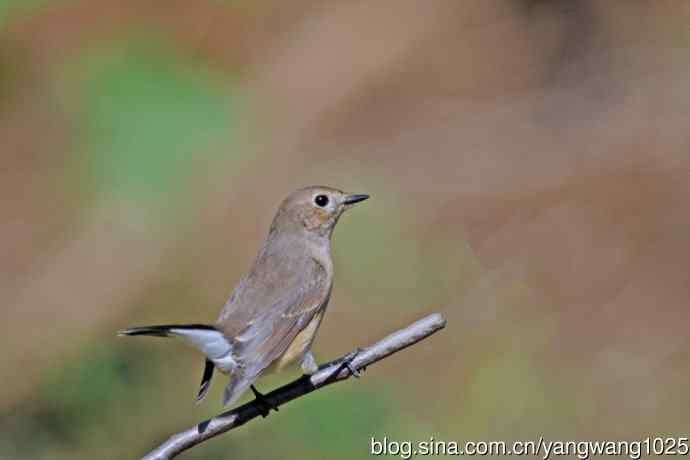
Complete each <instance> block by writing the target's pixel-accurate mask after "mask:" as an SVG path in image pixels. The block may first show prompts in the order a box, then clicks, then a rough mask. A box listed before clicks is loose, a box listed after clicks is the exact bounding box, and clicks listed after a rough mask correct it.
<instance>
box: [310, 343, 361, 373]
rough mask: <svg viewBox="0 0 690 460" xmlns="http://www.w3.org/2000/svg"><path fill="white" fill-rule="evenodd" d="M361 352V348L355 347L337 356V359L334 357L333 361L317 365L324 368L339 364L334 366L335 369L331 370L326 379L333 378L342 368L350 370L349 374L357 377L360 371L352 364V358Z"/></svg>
mask: <svg viewBox="0 0 690 460" xmlns="http://www.w3.org/2000/svg"><path fill="white" fill-rule="evenodd" d="M361 352H362V349H361V348H357V349H356V350H354V351H351V352H350V353H348V354H346V355H345V356H343V357H342V358H339V359H336V360H333V361H329V362H327V363H325V364H322V365H321V366H319V369H326V368H328V367H331V366H334V365H336V364H339V366H338V367H337V368H336V370H335V371H333V373H332V374H331V375H330V376H329V377H328V379H331V378H335V377H336V376H337V375H338V374H340V372H341V371H342V370H343V369H347V370H348V371H350V375H352V376H353V377H354V378H356V379H358V378H359V377H361V375H362V373H361V372H359V370H357V369H355V367H354V366H353V365H352V361H354V359H355V358H356V357H357V355H359V354H360V353H361ZM362 370H363V371H364V370H366V368H362ZM328 379H327V380H328Z"/></svg>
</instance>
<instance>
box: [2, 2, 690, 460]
mask: <svg viewBox="0 0 690 460" xmlns="http://www.w3.org/2000/svg"><path fill="white" fill-rule="evenodd" d="M689 23H690V3H687V2H677V1H670V0H669V1H663V0H657V1H654V2H648V1H633V0H625V1H624V0H620V1H613V0H611V1H607V2H603V1H578V2H572V1H567V0H563V1H555V0H554V1H546V0H541V1H540V0H511V1H507V0H505V1H498V0H489V1H487V0H465V1H463V2H456V1H453V0H447V1H429V2H415V1H407V0H398V1H392V0H384V1H379V2H358V1H355V2H336V1H315V0H297V1H292V2H279V1H263V2H250V1H240V0H234V1H220V0H200V1H196V2H190V1H178V0H168V1H165V2H163V1H149V0H143V1H142V0H117V1H114V0H88V1H87V0H70V1H66V0H62V1H57V0H56V1H51V2H48V1H41V0H31V1H29V0H5V1H3V2H1V3H0V141H1V145H2V147H1V148H0V155H1V165H2V166H1V167H0V302H1V304H2V307H1V309H0V311H1V312H2V321H0V328H2V329H1V331H0V336H1V337H2V343H3V353H2V355H1V356H2V363H1V366H0V379H1V381H2V385H0V457H1V458H7V459H13V458H22V459H86V458H104V459H110V458H112V459H115V458H118V459H119V458H136V457H138V456H140V455H142V454H143V453H145V452H146V451H148V450H149V449H150V448H152V447H154V446H155V445H157V444H158V443H159V442H161V441H163V440H164V439H165V438H167V436H169V435H170V434H171V433H173V432H175V431H178V430H180V429H183V428H187V427H188V426H191V425H193V424H195V423H197V422H199V421H201V420H203V419H204V418H207V417H209V416H211V415H214V414H216V413H218V412H219V411H220V410H221V406H220V397H221V392H222V386H223V385H222V380H224V379H217V380H216V381H214V382H213V386H212V390H211V393H210V394H209V397H207V399H206V401H204V403H203V404H201V405H198V406H197V405H195V404H194V395H195V392H196V390H197V385H198V382H199V379H200V375H201V370H202V367H203V361H202V360H201V359H200V356H199V355H197V354H196V353H195V352H194V351H193V350H192V349H190V348H187V347H186V346H184V345H183V344H182V343H179V342H174V341H162V340H160V341H159V340H154V339H149V340H146V339H142V340H136V339H118V338H116V337H115V332H116V330H117V329H119V328H122V327H126V326H130V325H135V324H149V323H169V322H179V323H184V322H204V321H212V320H214V319H215V318H216V315H217V312H218V310H219V309H220V307H221V306H222V304H223V303H224V302H225V300H226V298H227V296H228V294H229V293H230V290H231V288H232V287H233V285H234V283H235V281H236V280H237V279H238V278H239V276H240V275H241V274H242V273H244V272H245V271H246V270H247V269H248V267H249V266H250V264H251V262H252V260H253V258H254V256H255V254H256V251H257V249H258V247H259V245H260V242H261V240H262V239H263V237H264V235H265V232H266V231H267V229H268V225H269V223H270V220H271V218H272V216H273V212H274V210H275V208H276V206H277V205H278V203H279V202H280V200H281V199H282V198H283V197H284V196H285V195H286V194H287V193H288V192H289V191H291V190H293V189H295V188H298V187H302V186H305V185H309V184H326V185H331V186H335V187H338V188H342V189H344V190H348V191H352V192H358V193H369V194H371V195H372V199H371V200H370V201H368V202H366V203H365V204H363V205H361V206H359V207H357V209H356V210H354V211H352V212H351V213H349V214H348V215H347V216H345V218H344V219H343V220H342V221H341V223H340V225H339V226H338V229H337V231H336V232H335V235H334V252H335V254H334V256H335V265H336V283H335V289H334V293H333V297H332V300H331V306H330V308H329V311H328V315H327V316H326V319H325V321H324V323H323V325H322V328H321V331H320V334H319V336H318V338H317V341H316V344H315V352H316V354H317V357H318V359H319V360H321V361H325V360H328V359H332V358H335V357H337V356H340V355H341V354H343V353H344V352H346V351H349V350H351V349H352V348H354V347H355V346H358V345H367V344H369V343H371V342H372V341H374V340H377V339H379V338H380V337H382V336H383V335H384V334H386V333H388V332H390V331H392V330H395V329H397V328H399V327H402V326H404V325H406V324H407V323H409V322H410V321H412V320H414V319H416V318H418V317H420V316H423V315H425V314H427V313H430V312H432V311H441V312H443V313H444V314H445V315H446V316H447V318H448V327H447V328H446V329H445V330H444V331H443V332H441V333H439V334H437V335H435V336H434V337H432V338H431V339H429V340H427V341H424V342H423V343H421V344H419V345H417V346H415V347H412V348H410V349H408V350H406V351H405V352H403V353H401V354H399V355H396V356H394V357H392V358H390V359H388V360H386V361H385V362H383V363H381V364H379V365H376V366H374V367H372V368H370V369H369V370H368V371H367V373H366V375H365V378H364V379H362V380H361V381H348V382H346V383H344V384H339V385H337V386H333V387H330V388H328V389H325V390H323V391H320V392H317V393H315V394H312V395H310V396H308V397H306V398H303V399H300V400H298V401H296V402H293V403H291V404H289V405H288V406H286V407H285V409H284V410H281V412H280V413H279V414H275V415H272V416H271V417H269V418H267V419H266V420H260V421H258V422H256V421H255V422H253V423H250V424H248V425H247V426H245V427H243V428H241V429H239V430H237V431H233V432H232V433H230V434H227V435H224V436H221V437H218V438H215V439H213V440H211V441H209V442H206V443H204V444H202V445H200V446H198V447H196V448H194V449H192V450H190V451H189V452H187V453H185V454H183V458H189V459H212V458H244V459H253V458H256V459H259V458H271V457H277V456H281V457H285V458H304V459H310V458H313V459H322V458H336V459H352V458H368V457H369V455H368V450H369V440H370V437H371V436H375V437H377V438H382V437H383V436H388V437H389V438H394V439H398V440H405V439H412V440H418V439H428V438H429V437H430V436H433V437H434V438H436V439H446V440H456V441H459V442H460V441H466V440H513V439H529V438H530V437H534V436H539V435H544V436H545V437H547V438H551V439H565V440H568V439H601V438H612V439H636V438H639V437H643V436H648V435H651V436H653V435H674V434H675V435H680V434H683V430H687V427H688V426H690V415H689V413H688V408H689V407H690V392H688V387H689V385H690V360H689V359H688V358H689V356H688V351H689V350H690V332H688V327H687V325H688V321H689V320H690V312H689V311H688V299H689V298H690V243H688V235H689V234H690V212H689V211H690V156H689V151H690V150H689V147H690V130H689V129H688V125H689V122H690V82H689V78H688V77H689V76H690V53H689V52H688V46H689V45H690V28H689V27H688V24H689ZM295 376H296V373H293V374H289V373H288V374H283V375H280V376H277V377H271V378H268V379H266V380H262V381H261V382H260V388H261V389H262V390H264V391H268V390H270V389H272V388H274V387H276V386H277V385H279V384H281V383H285V382H287V381H288V380H290V379H291V378H292V377H295ZM247 399H248V396H245V398H244V400H247ZM685 434H687V432H686V433H685Z"/></svg>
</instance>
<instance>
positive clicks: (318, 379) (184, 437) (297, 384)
mask: <svg viewBox="0 0 690 460" xmlns="http://www.w3.org/2000/svg"><path fill="white" fill-rule="evenodd" d="M445 325H446V320H445V319H444V318H443V316H441V315H440V314H438V313H434V314H431V315H429V316H426V317H424V318H422V319H420V320H418V321H416V322H414V323H412V324H410V325H409V326H407V327H406V328H404V329H400V330H398V331H396V332H393V333H392V334H390V335H389V336H387V337H385V338H384V339H382V340H380V341H378V342H377V343H375V344H374V345H371V346H370V347H367V348H364V349H361V350H359V352H358V353H357V355H355V357H354V358H353V359H352V361H350V365H351V366H352V367H353V368H354V369H355V370H359V369H364V368H365V367H367V366H369V365H371V364H374V363H375V362H377V361H380V360H382V359H384V358H387V357H388V356H390V355H392V354H393V353H395V352H398V351H400V350H402V349H404V348H407V347H409V346H410V345H414V344H415V343H417V342H419V341H420V340H422V339H425V338H426V337H428V336H430V335H431V334H433V333H434V332H436V331H438V330H440V329H443V327H444V326H445ZM345 356H347V355H345ZM350 376H351V373H350V371H349V370H348V369H347V368H346V367H345V366H342V365H341V364H340V363H338V362H334V363H333V364H331V365H330V366H328V367H326V368H324V369H321V370H319V371H317V372H316V373H315V374H313V375H311V376H302V377H300V378H298V379H297V380H294V381H292V382H290V383H288V384H287V385H284V386H282V387H280V388H277V389H275V390H273V391H272V392H270V393H268V394H266V395H265V398H266V399H267V400H268V403H269V404H270V405H271V406H273V407H278V406H282V405H283V404H285V403H287V402H289V401H292V400H293V399H297V398H299V397H301V396H304V395H306V394H307V393H311V392H312V391H314V390H318V389H319V388H323V387H325V386H326V385H330V384H331V383H335V382H340V381H343V380H347V379H348V378H350ZM262 410H263V408H261V407H259V406H258V405H257V404H256V403H255V402H254V401H251V402H248V403H247V404H244V405H242V406H239V407H237V408H235V409H232V410H230V411H228V412H224V413H222V414H220V415H217V416H215V417H213V418H212V419H209V420H206V421H204V422H201V423H200V424H199V425H197V426H195V427H193V428H190V429H188V430H185V431H182V432H180V433H177V434H174V435H172V436H171V437H170V438H169V439H168V440H167V441H165V442H164V443H163V444H161V445H160V446H158V447H157V448H156V449H154V450H152V451H151V452H150V453H148V454H147V455H146V456H145V457H144V458H143V459H144V460H169V459H171V458H173V457H175V456H177V455H178V454H180V453H181V452H183V451H185V450H187V449H189V448H191V447H193V446H195V445H197V444H199V443H201V442H204V441H206V440H207V439H210V438H213V437H214V436H218V435H219V434H222V433H225V432H226V431H230V430H232V429H234V428H237V427H239V426H242V425H244V424H245V423H247V422H248V421H249V420H251V419H253V418H256V417H257V416H259V415H261V412H262Z"/></svg>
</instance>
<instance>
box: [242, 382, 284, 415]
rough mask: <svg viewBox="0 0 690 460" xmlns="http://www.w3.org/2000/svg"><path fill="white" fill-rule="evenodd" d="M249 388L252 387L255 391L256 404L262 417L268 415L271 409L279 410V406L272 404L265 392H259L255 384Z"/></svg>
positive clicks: (253, 391)
mask: <svg viewBox="0 0 690 460" xmlns="http://www.w3.org/2000/svg"><path fill="white" fill-rule="evenodd" d="M249 388H251V389H252V393H254V398H255V399H254V404H256V407H257V408H258V409H259V413H260V414H261V417H263V418H266V417H268V413H269V412H270V411H271V409H273V410H274V411H276V412H278V406H276V405H273V404H271V402H270V401H269V400H268V399H267V398H266V396H264V394H263V393H261V392H259V390H257V389H256V388H255V387H254V385H250V386H249Z"/></svg>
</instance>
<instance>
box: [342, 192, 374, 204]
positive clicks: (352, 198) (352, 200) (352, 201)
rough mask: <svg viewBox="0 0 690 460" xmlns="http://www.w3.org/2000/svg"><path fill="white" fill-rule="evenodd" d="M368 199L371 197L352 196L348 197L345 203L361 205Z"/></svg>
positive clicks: (362, 195)
mask: <svg viewBox="0 0 690 460" xmlns="http://www.w3.org/2000/svg"><path fill="white" fill-rule="evenodd" d="M367 198H369V195H364V194H359V195H356V194H351V195H346V196H345V200H343V203H345V204H347V205H353V204H355V203H359V202H360V201H364V200H366V199H367Z"/></svg>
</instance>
